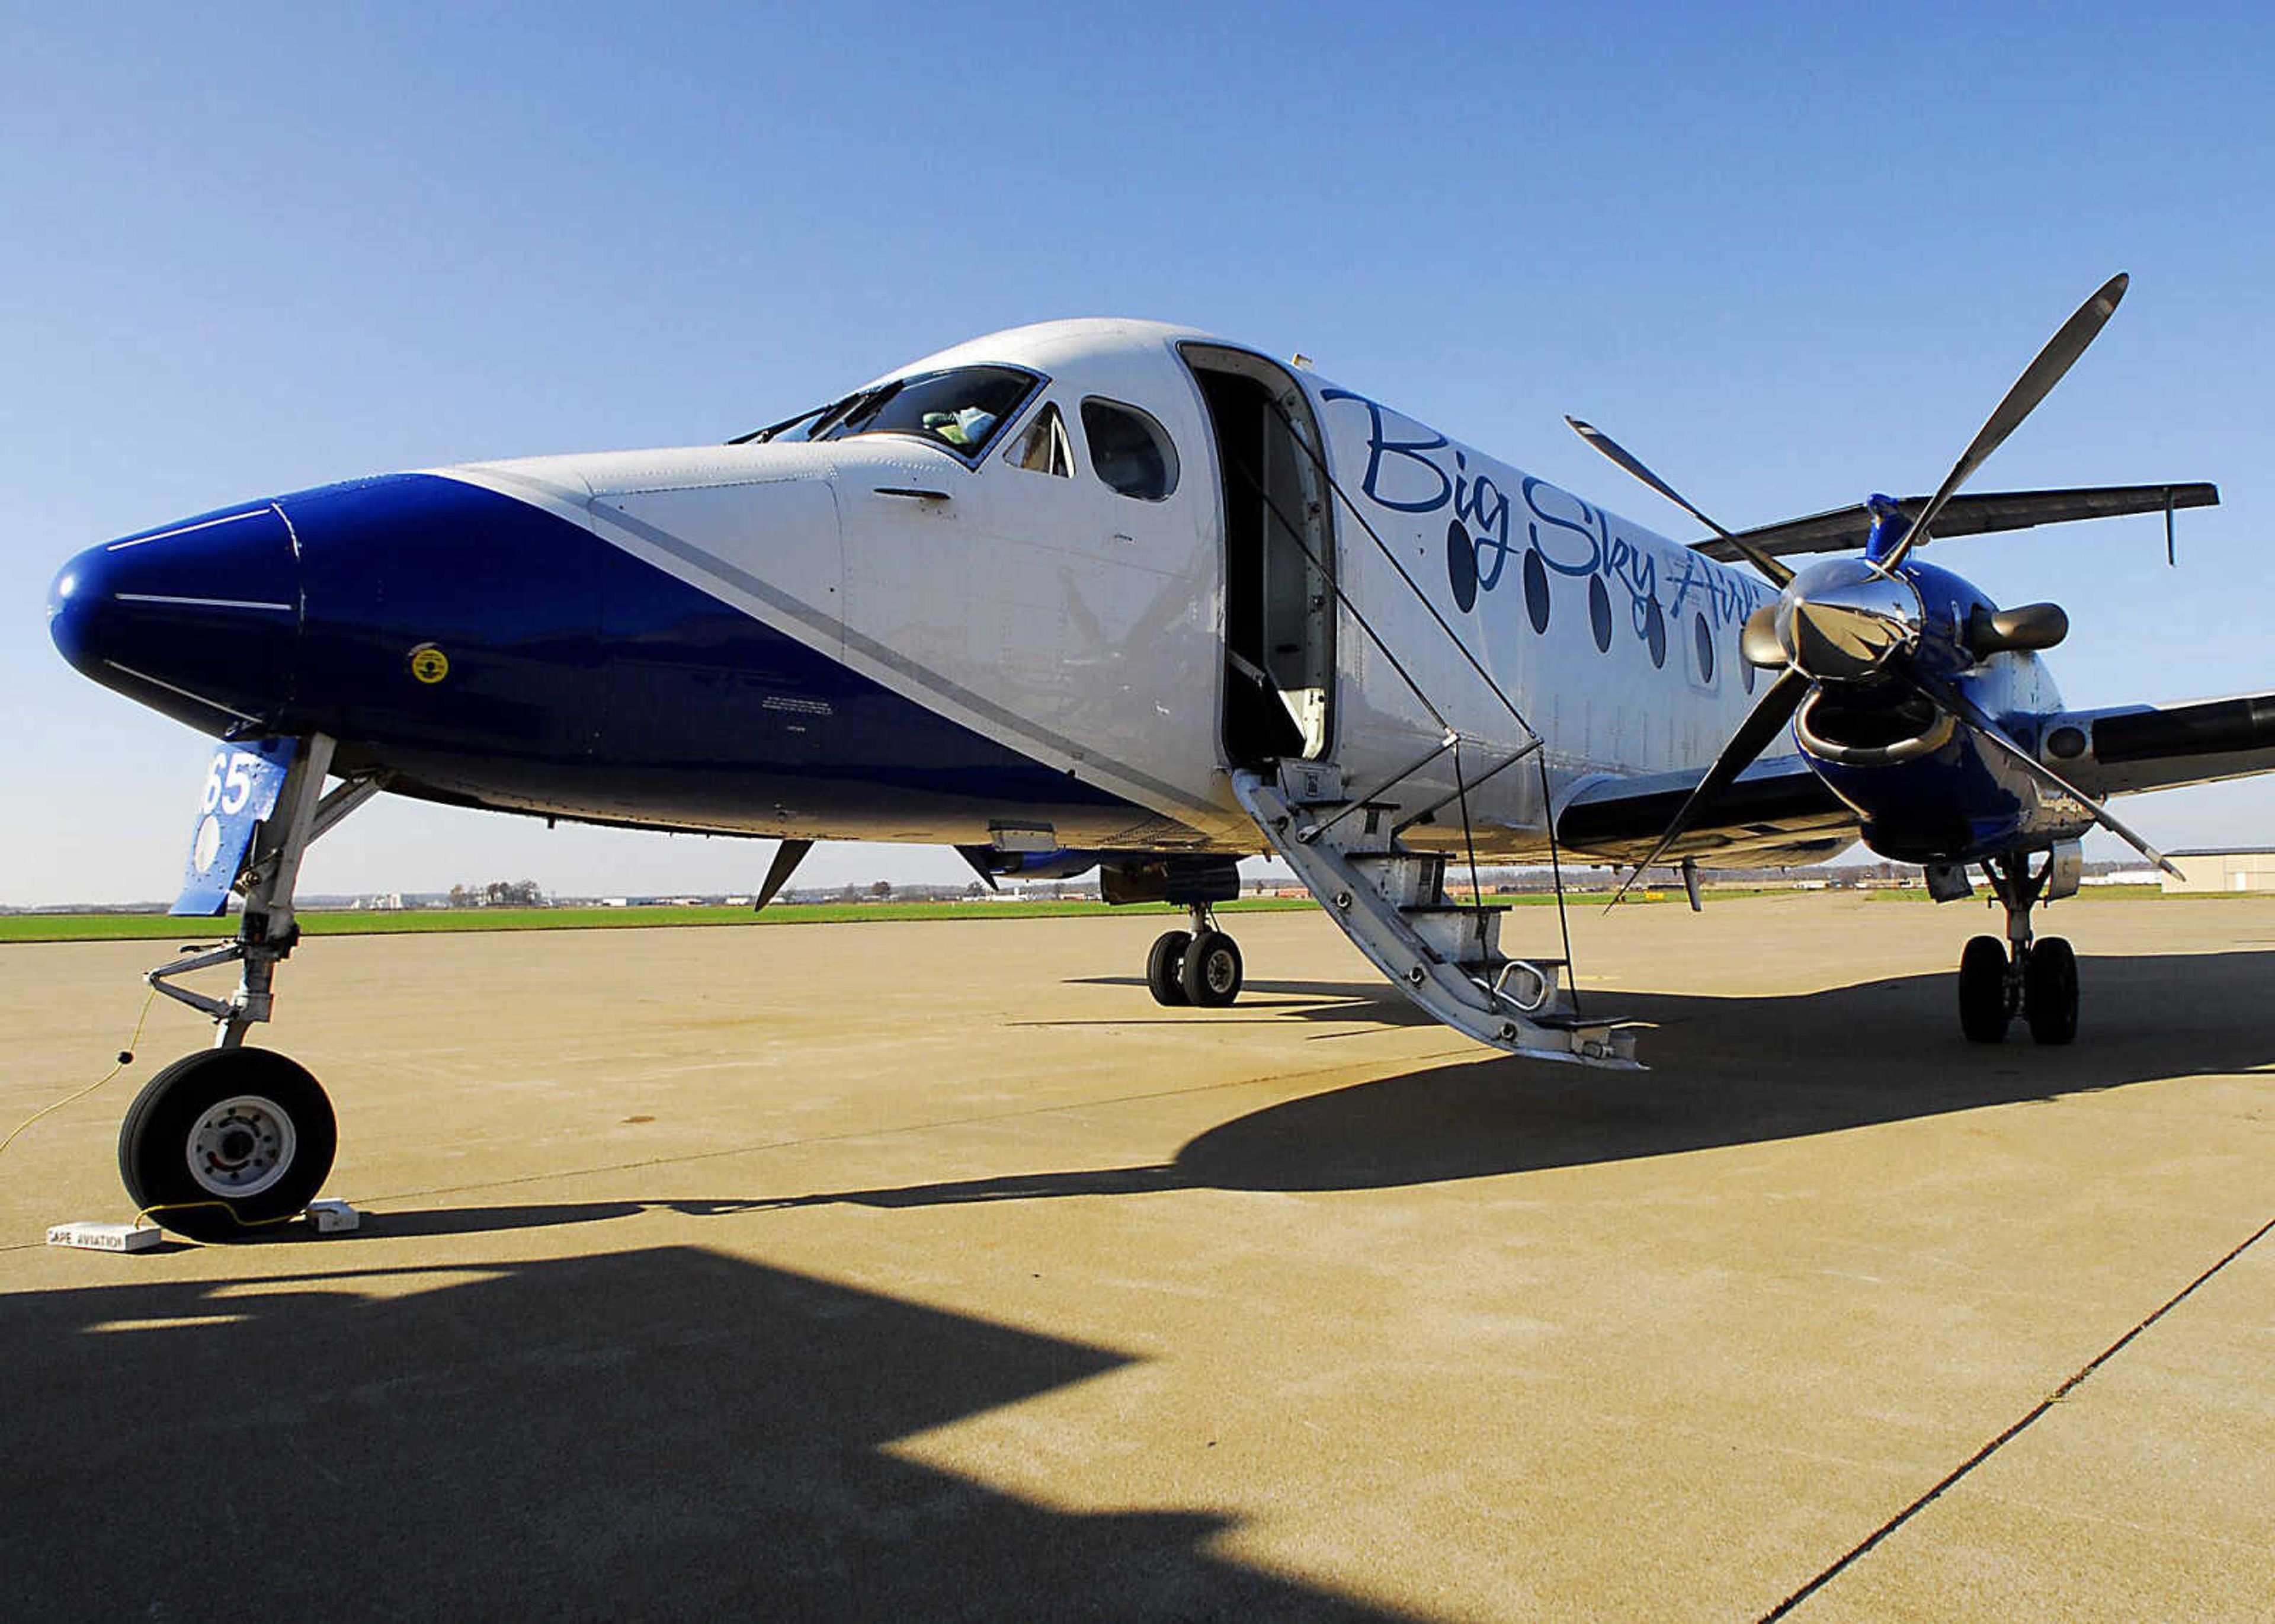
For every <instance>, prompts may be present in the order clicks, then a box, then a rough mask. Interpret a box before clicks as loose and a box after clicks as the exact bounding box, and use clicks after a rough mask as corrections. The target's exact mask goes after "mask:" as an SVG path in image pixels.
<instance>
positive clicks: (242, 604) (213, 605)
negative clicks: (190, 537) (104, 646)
mask: <svg viewBox="0 0 2275 1624" xmlns="http://www.w3.org/2000/svg"><path fill="white" fill-rule="evenodd" d="M110 595H111V597H112V598H113V599H114V600H116V601H117V602H120V603H178V604H184V605H186V606H187V607H189V608H196V609H274V610H276V612H277V613H278V614H279V615H292V614H297V613H299V609H298V608H297V607H296V606H295V605H292V604H290V603H255V602H254V601H253V600H252V599H250V598H169V597H166V596H164V595H163V594H162V593H155V592H115V593H111V594H110Z"/></svg>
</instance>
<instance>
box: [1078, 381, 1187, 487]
mask: <svg viewBox="0 0 2275 1624" xmlns="http://www.w3.org/2000/svg"><path fill="white" fill-rule="evenodd" d="M1082 434H1083V439H1084V441H1085V443H1086V444H1087V445H1088V446H1089V448H1090V465H1091V466H1092V468H1093V469H1095V470H1097V472H1098V477H1099V478H1100V479H1101V480H1105V481H1106V482H1107V484H1108V485H1110V486H1112V487H1114V488H1115V490H1117V491H1120V492H1121V493H1122V495H1125V496H1135V497H1137V498H1138V500H1139V501H1141V502H1159V501H1160V500H1161V499H1162V498H1163V497H1165V496H1167V495H1168V494H1169V493H1170V492H1171V491H1173V490H1175V489H1176V488H1177V449H1176V447H1175V446H1174V445H1172V444H1171V443H1170V442H1169V435H1168V431H1167V430H1165V429H1164V428H1163V427H1161V426H1160V424H1159V423H1157V422H1155V421H1154V420H1153V419H1152V418H1151V417H1148V416H1147V415H1146V414H1145V412H1140V411H1139V410H1138V408H1137V407H1135V406H1126V405H1123V404H1122V403H1121V402H1119V401H1111V400H1097V399H1091V400H1085V402H1083V403H1082Z"/></svg>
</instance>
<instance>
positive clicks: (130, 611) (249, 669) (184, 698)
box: [48, 502, 301, 733]
mask: <svg viewBox="0 0 2275 1624" xmlns="http://www.w3.org/2000/svg"><path fill="white" fill-rule="evenodd" d="M300 619H301V608H300V571H299V558H298V556H297V548H295V546H294V544H293V537H292V531H291V526H290V525H287V524H286V523H285V521H284V516H283V514H282V513H280V512H279V511H278V510H276V508H275V507H274V506H272V505H270V504H268V503H266V502H264V503H262V504H261V505H260V506H258V507H239V508H234V509H226V510H222V511H220V512H217V513H210V514H206V515H202V516H200V517H197V518H192V519H185V520H183V521H182V522H180V523H179V524H176V525H167V526H165V527H163V528H162V529H158V530H153V531H147V532H145V533H141V534H140V535H132V536H127V537H125V538H122V539H121V540H117V541H111V542H107V543H105V544H104V545H102V546H101V547H94V548H88V549H87V551H86V552H84V553H81V554H80V555H79V556H78V557H76V558H74V559H72V561H71V562H70V563H66V564H65V565H64V567H63V569H62V570H60V571H58V572H57V576H56V579H55V585H52V586H51V587H49V590H48V632H49V636H50V637H52V638H55V643H56V647H57V649H58V650H59V651H61V653H62V654H63V657H64V659H66V660H68V661H71V662H72V665H73V666H75V667H76V668H79V670H80V671H81V672H83V673H85V674H86V675H87V676H91V677H93V678H94V680H95V681H96V682H99V683H101V684H103V685H104V686H105V687H108V688H115V689H117V691H119V692H121V693H124V694H126V695H128V696H129V697H130V698H132V699H139V700H140V701H141V702H142V703H143V704H145V705H147V706H151V707H152V708H153V709H155V710H159V711H162V712H164V713H165V714H167V715H170V716H172V717H174V718H176V719H177V720H178V721H185V722H187V723H189V724H190V725H191V726H193V727H195V728H199V729H202V730H204V731H207V732H211V733H222V732H228V731H231V730H232V729H239V730H244V729H257V730H260V731H264V732H266V731H274V730H276V729H277V728H278V726H279V718H280V716H281V715H282V714H283V711H284V709H285V707H286V706H289V705H290V704H291V700H292V687H293V676H294V665H295V661H296V656H297V653H298V651H299V639H300Z"/></svg>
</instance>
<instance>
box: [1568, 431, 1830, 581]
mask: <svg viewBox="0 0 2275 1624" xmlns="http://www.w3.org/2000/svg"><path fill="white" fill-rule="evenodd" d="M1564 420H1565V421H1566V422H1567V423H1569V424H1570V425H1571V426H1572V432H1573V433H1574V434H1577V435H1579V436H1580V438H1581V439H1583V440H1584V441H1586V442H1588V443H1589V444H1590V445H1591V446H1593V447H1595V448H1596V449H1598V450H1599V451H1601V452H1602V453H1603V454H1604V455H1605V456H1606V457H1609V458H1610V459H1611V460H1612V461H1613V462H1614V464H1616V465H1618V466H1619V467H1620V468H1621V469H1623V470H1624V471H1625V472H1628V473H1629V474H1631V475H1633V476H1634V477H1635V478H1636V479H1638V480H1642V481H1643V482H1644V484H1645V485H1648V486H1650V487H1651V489H1653V490H1655V491H1657V492H1658V493H1659V495H1662V496H1664V497H1666V498H1667V500H1668V501H1669V502H1673V503H1674V505H1675V506H1676V507H1678V508H1681V509H1682V510H1683V511H1684V512H1685V513H1688V514H1689V515H1690V517H1693V518H1695V519H1697V521H1698V522H1699V523H1700V524H1702V525H1705V526H1706V528H1707V529H1709V530H1711V531H1712V532H1713V533H1715V534H1716V535H1718V536H1719V537H1721V538H1722V540H1725V541H1727V543H1729V544H1730V545H1731V546H1732V547H1735V548H1737V549H1738V551H1739V552H1740V553H1741V554H1742V555H1744V556H1745V560H1746V562H1747V563H1750V564H1751V565H1753V566H1754V568H1755V569H1757V570H1760V571H1761V572H1762V573H1763V575H1765V576H1766V577H1767V578H1769V581H1770V584H1771V585H1774V586H1783V585H1785V584H1786V583H1787V582H1788V581H1789V580H1791V579H1793V571H1792V570H1790V569H1788V567H1787V566H1785V565H1784V564H1781V563H1779V562H1778V561H1777V560H1776V559H1774V558H1772V557H1771V556H1770V555H1768V554H1767V553H1765V552H1763V551H1762V550H1761V549H1760V548H1757V547H1755V546H1754V545H1753V544H1752V543H1751V542H1749V541H1746V540H1742V539H1741V538H1740V537H1739V536H1738V535H1736V534H1735V533H1734V532H1731V531H1727V530H1725V529H1723V528H1722V526H1721V525H1718V524H1716V523H1715V522H1714V521H1713V520H1712V519H1711V518H1708V517H1706V516H1705V515H1704V513H1701V512H1700V511H1699V510H1697V509H1696V508H1694V507H1692V506H1691V505H1690V503H1689V502H1687V501H1685V500H1684V499H1683V497H1682V495H1681V493H1679V492H1678V491H1676V490H1675V488H1674V487H1673V486H1672V485H1669V484H1668V483H1667V481H1666V480H1662V479H1660V478H1659V476H1658V475H1657V474H1655V473H1653V472H1651V470H1650V469H1648V468H1646V467H1644V465H1643V464H1642V462H1641V461H1640V460H1638V459H1637V458H1636V456H1635V454H1634V453H1633V452H1631V451H1629V449H1627V448H1626V447H1625V446H1623V445H1621V443H1620V442H1618V441H1616V440H1614V439H1613V438H1612V437H1611V436H1610V435H1609V434H1606V433H1605V432H1604V431H1603V430H1602V429H1600V428H1598V427H1596V426H1595V425H1594V424H1592V423H1583V422H1582V421H1581V420H1580V419H1578V418H1576V417H1567V418H1566V419H1564Z"/></svg>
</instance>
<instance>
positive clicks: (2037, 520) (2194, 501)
mask: <svg viewBox="0 0 2275 1624" xmlns="http://www.w3.org/2000/svg"><path fill="white" fill-rule="evenodd" d="M1927 503H1928V499H1927V498H1926V497H1924V496H1906V497H1904V498H1903V499H1902V500H1901V502H1899V503H1898V504H1897V505H1898V506H1900V507H1901V508H1902V509H1903V510H1904V514H1905V517H1908V518H1917V517H1919V514H1920V510H1922V509H1924V508H1925V507H1926V506H1927ZM2218 503H2219V487H2217V486H2213V485H2203V484H2195V485H2103V486H2096V487H2084V488H2081V489H2077V490H2060V491H1984V492H1981V493H1978V494H1977V495H1971V496H1969V495H1959V496H1954V497H1953V498H1952V499H1951V500H1950V501H1949V502H1947V503H1946V504H1945V506H1944V510H1943V511H1942V512H1941V513H1940V514H1939V515H1938V516H1937V517H1936V521H1935V535H1934V540H1938V541H1947V540H1951V539H1952V538H1953V537H1954V536H1979V535H1987V534H1989V533H1992V532H1994V531H2002V530H2028V529H2029V528H2031V527H2032V526H2033V525H2063V524H2067V523H2068V522H2070V521H2071V520H2072V519H2081V518H2115V517H2120V516H2121V515H2123V514H2127V513H2171V512H2173V511H2176V510H2179V509H2181V508H2210V507H2216V506H2218ZM1871 533H1872V514H1871V510H1870V509H1868V508H1866V507H1864V506H1863V505H1862V504H1859V505H1858V506H1856V507H1853V508H1834V509H1833V510H1831V511H1829V512H1825V513H1813V514H1811V515H1810V517H1807V518H1795V519H1787V520H1786V521H1785V522H1783V523H1782V524H1777V525H1759V526H1757V528H1755V529H1752V530H1742V531H1740V532H1739V533H1738V534H1737V536H1736V538H1735V540H1720V539H1719V538H1718V539H1716V540H1708V541H1699V542H1694V543H1693V544H1692V550H1694V551H1696V552H1700V553H1704V554H1705V555H1706V556H1707V557H1709V558H1719V559H1720V560H1721V561H1722V562H1723V563H1737V562H1739V560H1740V559H1742V557H1743V556H1744V554H1743V553H1742V551H1741V550H1740V548H1739V547H1738V545H1737V543H1738V542H1740V541H1742V542H1744V543H1746V544H1747V545H1748V546H1750V547H1751V548H1753V549H1754V550H1755V551H1757V552H1761V553H1770V554H1778V553H1842V552H1854V551H1855V550H1856V549H1857V548H1861V547H1863V545H1864V543H1865V541H1866V540H1868V539H1870V537H1871Z"/></svg>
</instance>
